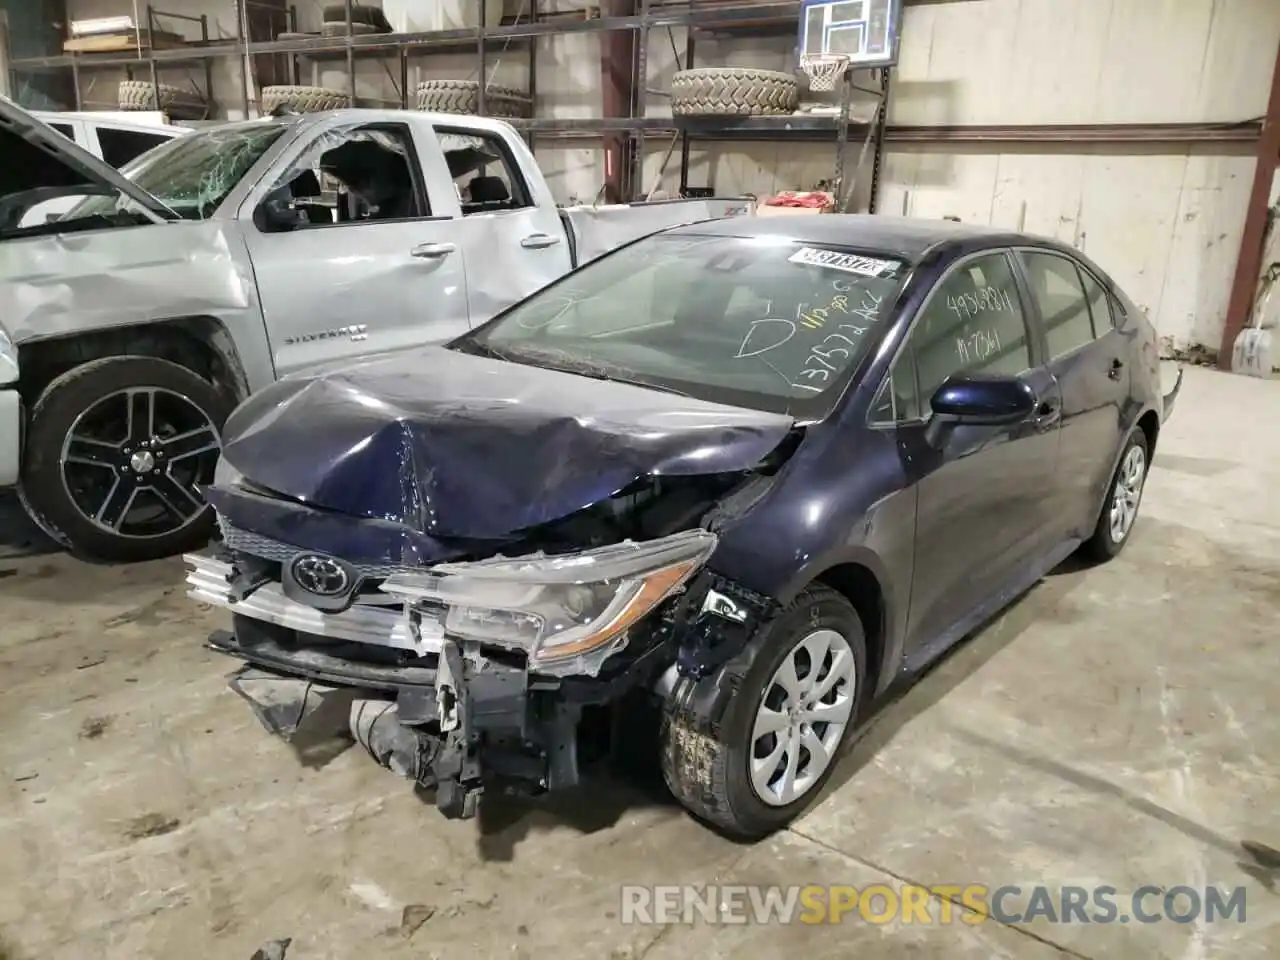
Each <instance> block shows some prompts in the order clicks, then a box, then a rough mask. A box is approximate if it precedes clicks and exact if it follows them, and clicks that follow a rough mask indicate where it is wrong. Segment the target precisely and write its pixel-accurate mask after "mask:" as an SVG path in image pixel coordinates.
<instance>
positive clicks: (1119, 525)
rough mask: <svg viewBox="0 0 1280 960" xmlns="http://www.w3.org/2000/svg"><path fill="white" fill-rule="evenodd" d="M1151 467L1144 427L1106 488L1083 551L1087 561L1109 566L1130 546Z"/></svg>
mask: <svg viewBox="0 0 1280 960" xmlns="http://www.w3.org/2000/svg"><path fill="white" fill-rule="evenodd" d="M1149 466H1150V456H1149V451H1148V449H1147V435H1146V434H1145V433H1143V431H1142V428H1141V427H1134V428H1133V431H1132V432H1131V433H1130V434H1129V438H1128V439H1127V440H1126V441H1125V445H1124V451H1123V452H1122V453H1121V454H1120V462H1119V464H1118V465H1117V466H1116V472H1115V475H1114V476H1112V478H1111V484H1110V486H1108V487H1107V496H1106V499H1105V500H1103V501H1102V511H1101V512H1100V513H1099V514H1098V522H1097V525H1096V526H1095V527H1094V529H1093V534H1092V535H1091V536H1090V537H1089V539H1088V540H1086V541H1085V542H1084V545H1083V546H1082V547H1081V552H1082V553H1083V554H1084V556H1085V557H1087V558H1088V559H1090V560H1094V561H1097V562H1099V563H1103V562H1106V561H1107V560H1110V559H1111V558H1112V557H1114V556H1115V555H1116V554H1118V553H1119V552H1120V551H1121V550H1123V549H1124V545H1125V544H1126V543H1128V542H1129V537H1130V536H1131V535H1132V533H1133V526H1134V524H1135V523H1137V521H1138V508H1139V507H1140V506H1141V504H1142V491H1143V490H1144V489H1145V487H1146V480H1147V470H1148V468H1149ZM1125 517H1127V519H1124V518H1125Z"/></svg>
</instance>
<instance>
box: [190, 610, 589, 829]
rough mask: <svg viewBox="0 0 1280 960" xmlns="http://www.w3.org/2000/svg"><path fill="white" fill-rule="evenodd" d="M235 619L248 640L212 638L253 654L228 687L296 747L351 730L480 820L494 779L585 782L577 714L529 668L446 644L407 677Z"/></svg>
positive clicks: (452, 809) (454, 809)
mask: <svg viewBox="0 0 1280 960" xmlns="http://www.w3.org/2000/svg"><path fill="white" fill-rule="evenodd" d="M237 621H239V622H238V623H237V630H238V632H239V634H240V636H239V637H237V636H236V635H235V634H230V633H227V632H225V631H220V632H218V633H216V634H214V635H213V636H212V637H210V642H209V645H210V646H211V647H212V648H213V649H214V650H218V651H220V652H222V653H227V654H230V655H232V656H236V657H239V658H241V659H245V660H247V661H248V663H246V665H245V666H243V667H241V668H240V669H239V670H238V671H236V672H235V673H234V674H232V676H231V678H230V681H229V685H230V687H231V689H232V690H234V691H235V692H236V693H237V694H239V695H240V696H241V697H242V698H244V699H245V700H246V701H248V703H249V704H250V706H251V707H252V708H253V711H254V713H255V714H256V715H257V717H258V719H259V721H261V723H262V725H263V726H264V727H265V728H266V729H267V730H268V731H269V732H271V733H273V734H276V735H277V736H280V737H282V738H283V739H285V740H288V741H291V742H295V743H296V742H299V741H302V742H306V741H310V740H312V739H314V738H316V737H332V736H347V737H349V738H350V739H352V740H354V741H355V742H356V743H358V744H359V745H360V746H362V747H364V749H365V750H367V751H368V752H369V754H370V755H371V756H373V758H374V759H375V760H377V761H378V762H379V763H381V764H382V765H383V766H385V767H387V768H388V769H390V770H392V771H393V772H395V773H398V774H399V775H401V776H403V777H406V778H408V779H410V780H413V781H415V782H416V783H417V784H418V785H419V786H421V787H424V788H434V789H435V791H436V805H437V807H438V808H439V809H440V811H441V813H443V814H444V815H445V816H446V817H450V818H466V817H472V816H474V815H475V813H476V810H477V805H478V802H479V799H480V796H481V794H482V793H483V792H484V789H485V787H486V784H489V783H493V782H495V781H497V782H501V783H502V784H503V786H504V788H506V789H507V790H509V791H511V792H520V793H526V794H536V793H541V792H543V791H546V790H552V789H560V788H563V787H567V786H572V785H574V784H576V783H577V782H578V779H579V772H578V766H577V756H578V751H577V743H576V736H577V725H578V719H579V710H578V709H577V708H575V707H574V705H572V704H567V703H562V702H561V703H551V702H549V700H544V699H543V698H540V697H539V695H538V694H539V691H538V688H537V684H533V685H532V689H531V684H530V682H529V675H528V673H527V672H526V671H525V670H524V669H523V668H522V667H514V666H506V665H502V664H497V663H493V662H491V661H488V660H484V659H482V658H480V659H477V658H475V657H474V656H467V655H464V652H463V650H462V647H461V646H460V645H459V644H458V643H456V642H455V641H452V640H449V641H445V643H444V644H443V647H442V649H441V651H440V653H439V655H438V656H437V657H436V660H437V663H438V667H437V668H436V669H434V670H432V669H429V668H422V667H417V668H409V669H411V670H413V671H414V674H413V676H412V677H405V676H404V675H403V674H404V670H405V668H396V667H388V666H379V665H369V664H361V663H358V662H351V661H347V662H346V663H345V665H344V666H340V665H339V664H340V661H339V659H338V658H336V657H330V656H329V655H318V654H316V652H315V651H314V650H302V649H299V648H298V647H297V646H294V645H290V644H288V643H280V642H278V641H271V640H266V641H263V642H261V643H252V642H245V639H244V634H246V633H252V632H254V627H255V625H254V624H253V623H252V622H249V623H245V622H244V621H243V620H241V618H239V617H237ZM262 626H266V625H262ZM268 629H269V628H268ZM318 657H325V658H326V659H325V660H324V661H323V662H322V661H321V660H319V659H318ZM267 664H270V666H267ZM299 674H301V675H299ZM428 674H430V675H431V676H432V678H433V679H432V680H428V679H427V676H428ZM404 680H411V681H412V682H401V681H404ZM550 682H551V683H552V684H554V681H550ZM545 692H546V693H548V694H551V693H553V691H552V690H547V691H545Z"/></svg>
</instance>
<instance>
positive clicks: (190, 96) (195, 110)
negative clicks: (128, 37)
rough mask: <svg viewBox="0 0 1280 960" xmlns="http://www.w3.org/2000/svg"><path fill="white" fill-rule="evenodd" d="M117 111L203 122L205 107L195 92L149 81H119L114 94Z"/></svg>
mask: <svg viewBox="0 0 1280 960" xmlns="http://www.w3.org/2000/svg"><path fill="white" fill-rule="evenodd" d="M116 101H117V103H118V104H119V106H120V109H121V110H128V111H139V112H140V111H152V110H163V111H164V112H165V113H167V114H168V115H169V116H170V117H171V118H172V119H174V120H203V119H204V118H205V116H206V114H208V112H209V105H208V104H207V103H206V102H205V99H204V97H202V96H201V95H200V94H199V93H198V92H196V91H195V90H188V89H185V88H183V87H175V86H173V85H171V84H167V83H160V84H155V83H152V82H151V81H150V80H121V81H120V87H119V89H118V90H117V92H116Z"/></svg>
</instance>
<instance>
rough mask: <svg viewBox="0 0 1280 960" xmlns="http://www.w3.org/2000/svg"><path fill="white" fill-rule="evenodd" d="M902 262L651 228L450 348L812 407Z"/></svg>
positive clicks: (889, 292) (881, 311)
mask: <svg viewBox="0 0 1280 960" xmlns="http://www.w3.org/2000/svg"><path fill="white" fill-rule="evenodd" d="M907 269H908V267H907V265H906V264H905V263H903V261H902V260H901V258H897V257H893V256H888V255H885V254H882V253H876V252H873V251H862V250H851V249H843V248H842V249H836V248H832V247H827V246H817V245H813V244H805V243H800V242H796V241H792V240H789V239H786V238H781V237H754V238H742V237H706V236H691V235H688V234H660V235H658V236H653V237H649V238H647V239H644V240H641V241H639V242H638V243H635V244H632V245H630V246H627V247H623V248H622V249H620V250H617V251H615V252H613V253H611V254H609V255H607V256H605V257H602V258H600V259H599V260H596V261H593V262H592V263H590V264H588V265H587V266H585V267H583V268H582V269H581V270H578V271H576V272H574V273H571V274H569V275H568V276H567V277H565V278H564V279H563V280H561V281H559V282H557V283H554V284H552V285H551V286H548V287H546V288H544V289H543V290H541V291H539V292H538V293H535V294H533V295H532V296H531V297H529V298H528V299H527V300H524V301H522V302H521V303H518V304H516V306H514V307H512V308H511V309H510V310H508V311H506V312H505V313H503V314H501V315H499V316H498V317H497V318H495V319H494V320H492V321H491V322H490V323H488V324H486V325H484V326H482V327H480V328H478V329H477V330H475V331H473V332H472V333H470V334H466V335H464V336H463V337H461V338H460V339H458V340H456V341H454V343H453V344H452V345H451V346H452V349H455V350H463V351H467V352H474V353H487V354H489V355H491V356H497V357H501V358H503V359H508V360H513V361H516V362H521V363H531V364H535V365H538V366H544V367H551V368H556V369H562V370H566V371H568V372H572V373H579V374H583V375H585V376H595V377H600V378H603V379H610V380H625V381H632V382H636V383H641V384H645V385H647V386H652V387H656V388H658V389H667V390H674V391H677V392H680V393H684V394H688V395H689V396H693V397H698V398H701V399H706V400H712V401H715V402H720V403H732V404H736V405H738V406H744V407H752V408H755V409H760V410H770V411H776V412H785V413H789V414H791V415H793V416H797V417H801V418H817V417H819V416H822V415H825V413H826V412H828V411H829V410H830V408H831V407H832V405H833V404H834V403H835V402H836V399H838V397H839V395H840V393H841V392H842V390H843V387H844V385H845V384H846V383H847V382H848V380H849V378H850V377H851V376H852V374H853V371H854V370H855V369H856V368H857V365H858V363H859V361H860V360H861V359H862V358H863V356H865V355H866V353H867V351H868V350H870V349H871V348H872V346H873V345H874V344H875V343H876V341H877V340H878V339H879V336H880V334H881V333H882V331H883V329H884V326H885V324H886V323H887V321H888V318H889V316H890V315H891V313H892V310H893V306H894V303H895V301H896V300H897V297H898V293H899V291H900V290H901V288H902V284H903V282H904V279H905V275H906V272H907ZM584 412H587V411H584Z"/></svg>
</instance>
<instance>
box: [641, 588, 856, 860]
mask: <svg viewBox="0 0 1280 960" xmlns="http://www.w3.org/2000/svg"><path fill="white" fill-rule="evenodd" d="M828 657H830V659H829V660H828V659H827V658H828ZM866 663H867V653H866V635H865V633H864V631H863V626H862V620H861V619H860V618H859V616H858V613H857V611H856V610H855V609H854V608H853V605H852V604H851V603H850V602H849V601H848V600H847V599H845V597H843V596H842V595H841V594H839V593H837V592H836V591H835V590H832V589H831V588H830V587H826V586H822V585H820V584H815V585H812V586H810V587H809V588H808V589H807V590H805V591H804V592H803V593H801V594H800V596H799V597H797V598H796V599H795V600H794V601H793V602H792V603H791V604H790V605H789V606H788V607H787V608H786V609H784V610H783V611H782V612H781V613H780V614H779V615H778V616H777V617H775V618H774V619H773V620H771V621H769V622H767V623H765V624H764V625H763V626H762V627H761V628H760V629H759V630H758V631H757V632H756V634H755V635H754V636H753V637H752V638H751V640H750V641H749V642H748V643H747V646H746V648H745V649H744V650H743V651H742V653H741V654H739V655H738V656H737V657H735V658H734V659H733V660H731V661H730V662H729V663H728V664H726V665H725V666H724V667H723V668H722V669H721V671H720V673H719V674H718V675H713V676H709V677H706V678H704V679H702V680H694V679H692V678H689V677H683V678H681V679H680V680H679V681H678V682H677V684H676V688H675V690H674V692H673V693H672V695H671V697H670V699H669V700H668V702H667V704H666V707H665V710H664V714H663V720H662V729H661V734H660V743H659V746H660V751H661V762H662V775H663V779H664V780H666V782H667V787H668V788H669V789H670V790H671V792H672V794H674V795H675V798H676V799H677V800H679V801H680V803H681V805H682V806H684V807H685V809H687V810H688V811H689V812H690V813H692V814H693V815H694V816H696V817H698V818H699V819H701V820H703V821H706V822H707V823H710V824H712V825H713V826H715V827H717V828H719V829H720V830H722V831H724V832H725V833H728V834H731V835H733V836H735V837H739V838H742V839H749V840H758V839H760V838H762V837H765V836H767V835H768V834H770V833H772V832H774V831H775V830H779V829H781V828H782V827H785V826H786V825H787V824H788V823H790V822H791V821H792V820H794V819H795V818H796V817H797V816H799V815H800V813H801V812H802V811H803V810H804V808H805V807H806V806H808V804H809V803H810V802H812V800H813V799H814V798H815V797H817V796H818V795H819V794H820V793H821V792H822V787H823V785H824V784H825V783H826V782H827V779H828V778H829V777H830V776H831V773H832V771H834V770H835V768H836V765H837V761H838V759H839V757H840V755H841V753H842V748H843V746H844V744H845V743H847V742H848V740H849V734H850V732H851V731H852V730H853V729H854V726H855V725H856V723H857V720H858V718H859V716H860V712H861V711H860V708H861V705H862V701H863V699H864V697H865V691H866V688H867V687H868V686H869V680H870V678H869V677H868V675H867V672H866ZM787 664H789V665H790V672H789V674H788V672H787V671H785V670H784V669H783V667H784V665H787ZM802 667H807V670H802V669H801V668H802ZM788 676H790V680H789V681H788V680H787V679H786V678H787V677H788ZM704 685H706V686H709V687H710V688H711V689H712V690H719V691H728V692H729V693H728V694H727V696H725V698H724V701H723V702H725V703H726V706H725V708H724V710H723V713H722V715H720V716H713V717H706V716H702V715H700V714H699V713H698V712H697V711H696V710H695V705H696V704H699V703H703V702H706V701H707V700H708V698H707V697H705V696H699V694H701V693H704V692H705V691H703V690H702V689H701V687H703V686H704ZM824 685H826V686H829V689H826V688H825V687H824ZM788 691H790V693H789V692H788ZM793 708H794V709H793ZM821 718H826V719H821ZM762 754H763V756H762ZM792 755H794V756H795V758H796V759H795V762H794V764H789V763H788V760H789V759H790V757H791V756H792ZM788 777H790V785H791V787H792V789H790V790H788V789H786V784H787V782H788V781H787V778H788Z"/></svg>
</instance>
